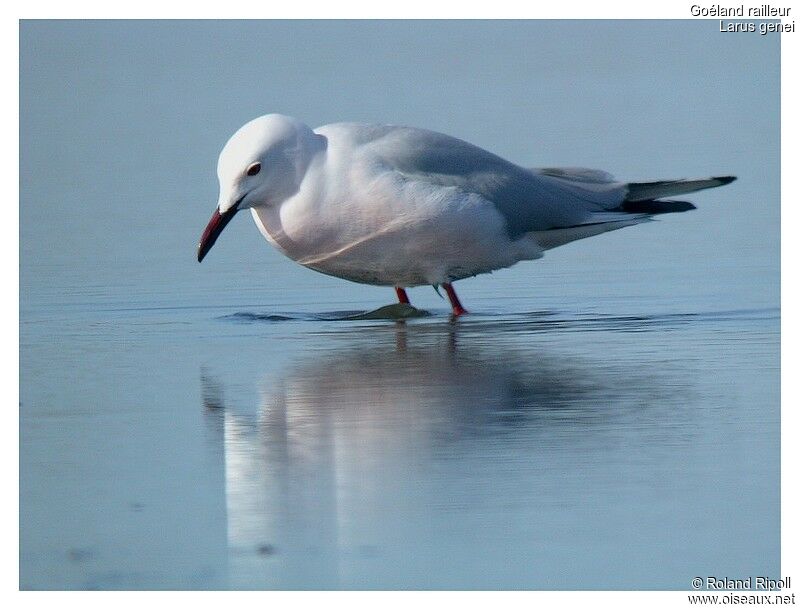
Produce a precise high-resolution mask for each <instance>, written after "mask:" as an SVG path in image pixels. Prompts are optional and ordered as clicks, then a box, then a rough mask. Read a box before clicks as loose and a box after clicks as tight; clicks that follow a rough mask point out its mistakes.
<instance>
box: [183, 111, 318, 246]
mask: <svg viewBox="0 0 800 610" xmlns="http://www.w3.org/2000/svg"><path fill="white" fill-rule="evenodd" d="M324 147H325V138H324V137H323V136H321V135H318V134H316V133H314V132H313V131H312V130H311V128H310V127H308V126H307V125H306V124H304V123H302V122H301V121H298V120H297V119H293V118H292V117H288V116H283V115H281V114H266V115H264V116H260V117H258V118H257V119H253V120H252V121H250V122H249V123H246V124H245V125H243V126H242V127H241V128H239V130H238V131H237V132H236V133H234V134H233V135H232V136H231V138H230V140H228V142H227V143H226V144H225V146H224V147H223V149H222V152H221V153H220V155H219V161H218V162H217V177H218V178H219V202H218V203H217V209H216V210H215V211H214V214H213V215H212V216H211V220H210V221H209V222H208V226H207V227H206V229H205V231H204V232H203V235H202V237H201V238H200V244H199V245H198V249H197V260H198V261H202V260H203V258H204V257H205V255H206V254H207V253H208V251H209V250H210V249H211V247H212V246H213V245H214V242H216V241H217V238H218V237H219V235H220V233H222V230H223V229H224V228H225V227H226V226H227V224H228V223H229V222H230V221H231V219H232V218H233V217H234V215H235V214H236V213H237V212H238V211H239V210H244V209H246V208H256V207H270V206H277V205H280V204H281V203H282V202H284V201H286V200H287V199H288V198H290V197H291V196H292V195H294V194H295V193H296V192H297V191H298V189H299V188H300V183H301V182H302V180H303V176H304V175H305V172H306V170H307V169H308V165H309V163H310V162H311V159H312V158H313V156H314V155H315V154H316V153H317V152H319V151H320V150H322V149H324Z"/></svg>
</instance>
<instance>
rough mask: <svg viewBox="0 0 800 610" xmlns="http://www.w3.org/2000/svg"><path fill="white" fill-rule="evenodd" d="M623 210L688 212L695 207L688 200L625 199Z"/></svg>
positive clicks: (635, 212)
mask: <svg viewBox="0 0 800 610" xmlns="http://www.w3.org/2000/svg"><path fill="white" fill-rule="evenodd" d="M621 209H622V211H623V212H628V213H629V214H672V213H675V212H688V211H689V210H696V209H697V207H696V206H695V205H694V204H693V203H689V202H688V201H659V200H652V199H651V200H649V201H626V202H625V203H623V204H622V206H621Z"/></svg>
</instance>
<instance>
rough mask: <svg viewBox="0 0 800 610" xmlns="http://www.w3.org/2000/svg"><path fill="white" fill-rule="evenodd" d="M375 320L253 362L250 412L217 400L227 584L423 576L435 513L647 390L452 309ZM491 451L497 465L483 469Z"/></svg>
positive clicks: (316, 584) (434, 558)
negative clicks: (425, 325)
mask: <svg viewBox="0 0 800 610" xmlns="http://www.w3.org/2000/svg"><path fill="white" fill-rule="evenodd" d="M383 328H384V331H383V332H382V333H360V334H356V333H353V334H352V335H350V336H347V337H344V338H343V337H333V340H332V344H333V346H334V347H333V348H332V349H331V350H330V351H327V350H326V351H324V352H322V353H317V352H313V353H311V354H307V355H306V356H305V357H304V358H301V359H300V360H299V361H298V362H296V363H295V364H293V365H291V366H289V367H288V368H287V370H285V371H283V372H281V373H280V374H277V375H276V374H275V373H274V372H272V373H268V374H266V375H265V376H264V377H263V378H262V379H260V380H257V384H258V386H259V392H260V403H259V405H258V406H257V409H256V410H255V412H254V414H251V415H248V414H247V409H242V408H241V405H230V404H223V405H222V407H223V408H224V413H225V415H224V422H225V423H224V439H223V441H224V454H225V463H226V466H225V468H226V496H227V508H228V536H229V545H230V548H231V553H232V556H231V575H232V579H233V582H232V585H233V586H234V587H248V586H258V587H265V588H271V587H275V588H339V587H356V588H358V587H360V586H362V587H367V586H374V585H375V584H376V583H377V584H378V585H379V586H384V587H391V586H392V584H393V583H394V581H393V580H392V578H395V577H396V578H397V579H398V581H397V582H398V583H399V582H405V583H408V582H412V581H414V582H416V581H415V579H419V578H421V579H423V580H424V571H425V567H424V566H425V565H427V564H428V563H432V564H434V565H438V562H439V561H445V560H446V557H441V556H440V553H441V552H443V551H442V549H440V548H438V547H432V546H426V545H425V542H424V541H425V540H434V539H436V537H437V528H439V527H441V526H442V523H440V521H439V520H440V519H442V518H444V519H445V520H446V519H447V518H448V517H446V516H445V517H443V515H447V513H448V511H452V510H458V507H459V506H467V505H469V504H470V502H471V500H470V498H471V497H473V496H474V497H479V498H480V497H483V495H484V494H485V493H486V492H487V491H491V490H486V489H485V487H486V481H487V480H489V481H490V483H489V485H496V486H497V490H498V491H499V490H502V489H503V488H505V487H508V486H510V487H511V488H513V487H514V486H515V485H518V482H517V481H516V480H515V476H514V470H513V468H512V466H511V464H513V463H514V461H515V460H520V459H522V460H525V462H524V463H525V464H531V463H535V462H537V460H542V462H543V463H546V462H547V460H552V455H553V452H554V451H555V452H558V451H560V450H561V449H560V448H562V447H563V446H564V440H563V437H564V435H567V436H571V437H573V436H574V439H575V442H576V443H578V444H579V443H580V442H581V440H580V439H581V438H582V436H583V434H582V432H581V429H586V428H591V427H592V426H595V425H597V424H602V423H603V422H605V421H606V420H608V418H610V417H620V416H621V415H620V414H621V413H624V412H625V411H626V410H627V411H630V410H638V409H640V408H642V407H641V404H642V402H643V401H642V400H640V399H641V398H642V397H643V396H645V395H650V396H652V395H654V394H656V393H657V388H654V387H653V380H652V378H650V379H649V380H648V379H645V378H643V379H641V380H638V381H637V380H636V379H635V378H632V375H631V374H630V372H629V373H628V374H627V375H626V376H625V379H626V382H625V383H624V384H619V383H613V382H612V383H610V382H609V379H611V380H613V379H617V378H619V379H622V376H621V375H615V374H613V371H611V372H610V374H609V371H608V370H607V369H606V370H603V369H602V368H601V367H598V366H597V365H596V363H587V362H582V361H580V360H576V359H574V358H569V357H563V356H558V355H553V354H548V353H547V352H543V353H539V352H536V351H535V350H530V349H529V350H525V351H520V350H519V349H515V348H514V347H509V346H506V345H503V343H502V341H496V340H495V338H494V337H488V338H484V340H478V338H477V337H472V336H470V337H467V339H469V340H463V341H462V340H461V337H460V336H459V332H460V330H459V326H458V325H457V324H456V325H451V326H450V328H449V330H448V331H447V332H445V333H441V332H428V331H426V330H424V329H422V327H418V326H414V325H412V326H410V327H407V326H405V325H404V324H401V323H400V324H397V325H396V327H395V328H394V330H392V331H391V332H390V333H388V334H387V333H386V330H385V327H383ZM439 330H441V329H439ZM375 335H378V336H377V337H376V336H375ZM487 339H488V340H487ZM342 342H344V345H342ZM202 381H203V385H204V388H203V390H204V391H203V395H204V396H205V397H206V398H205V401H206V405H207V407H208V405H209V403H211V404H215V405H216V404H217V402H215V399H218V401H221V400H222V398H221V397H222V395H223V394H222V389H221V385H220V383H219V382H218V381H215V380H214V379H213V376H211V375H210V374H209V372H208V371H205V372H204V373H203V375H202ZM209 397H212V398H211V399H209ZM251 413H253V411H252V410H251ZM559 435H560V436H559ZM559 438H560V439H561V440H558V439H559ZM554 439H555V440H554ZM520 456H522V457H520ZM490 467H491V468H497V469H498V470H499V471H501V472H504V471H506V470H508V469H510V470H508V471H509V472H510V473H511V474H510V476H507V477H506V478H505V479H504V480H501V479H500V478H493V475H492V476H490V475H491V473H490V472H489V471H488V470H487V469H488V468H490ZM526 467H528V468H529V467H530V466H526ZM470 469H474V472H475V473H477V474H475V475H474V476H473V473H472V471H471V470H470ZM476 477H477V478H476ZM487 477H488V478H487ZM482 481H483V482H482ZM471 486H473V487H474V488H473V487H471ZM537 493H538V491H537V490H534V489H529V490H526V489H513V491H512V494H511V495H512V496H513V495H514V494H516V495H518V496H520V497H525V495H526V494H532V495H534V496H535V494H537ZM437 514H438V515H439V517H436V515H437ZM445 547H446V545H445ZM258 548H270V549H271V550H272V552H271V553H270V554H268V555H267V556H265V555H264V554H259V553H258V552H257V549H258ZM489 559H490V558H489ZM381 566H382V567H381ZM381 570H384V571H383V572H381ZM419 570H422V572H419ZM370 574H372V575H373V576H374V579H373V580H370V576H369V575H370ZM237 579H238V580H237ZM364 579H366V580H364ZM403 579H405V580H403ZM370 583H371V584H370ZM418 584H419V583H418Z"/></svg>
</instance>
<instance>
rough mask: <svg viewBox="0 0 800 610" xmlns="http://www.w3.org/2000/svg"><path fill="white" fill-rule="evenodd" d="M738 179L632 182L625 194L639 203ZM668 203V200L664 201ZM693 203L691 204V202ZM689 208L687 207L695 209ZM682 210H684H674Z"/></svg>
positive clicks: (700, 189)
mask: <svg viewBox="0 0 800 610" xmlns="http://www.w3.org/2000/svg"><path fill="white" fill-rule="evenodd" d="M734 180H736V176H716V177H713V178H699V179H694V180H659V181H657V182H630V183H629V184H628V185H627V186H628V193H627V195H626V196H625V202H624V203H623V206H624V205H625V204H627V203H639V202H645V201H652V200H654V199H660V198H661V197H675V196H676V195H685V194H686V193H694V192H695V191H702V190H703V189H711V188H715V187H717V186H724V185H725V184H730V183H731V182H733V181H734ZM664 203H666V202H664ZM689 205H691V204H689ZM693 208H694V206H692V208H687V209H693ZM666 211H673V210H666ZM674 211H676V212H682V211H684V210H674ZM650 213H651V214H660V213H662V212H650Z"/></svg>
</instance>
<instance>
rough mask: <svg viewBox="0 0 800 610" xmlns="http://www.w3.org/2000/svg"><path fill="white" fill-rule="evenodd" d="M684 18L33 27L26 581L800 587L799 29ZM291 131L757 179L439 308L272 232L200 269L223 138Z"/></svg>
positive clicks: (232, 237)
mask: <svg viewBox="0 0 800 610" xmlns="http://www.w3.org/2000/svg"><path fill="white" fill-rule="evenodd" d="M678 23H679V22H665V23H663V24H648V23H643V22H630V23H626V24H614V23H613V22H597V23H593V24H584V23H581V22H571V23H569V24H565V23H550V24H540V23H530V22H529V23H520V24H514V23H502V22H500V23H495V24H491V25H488V24H481V23H480V22H478V23H467V22H462V23H451V24H447V25H444V24H438V25H435V24H425V23H420V24H417V25H416V26H413V27H412V26H410V25H407V24H399V23H394V24H375V23H371V22H365V23H361V24H357V25H352V24H348V23H345V22H343V23H330V24H326V25H325V26H321V25H314V24H297V23H292V22H287V23H284V24H268V23H249V24H239V23H236V22H226V23H193V24H187V23H181V22H175V23H173V24H147V23H138V24H130V23H129V24H123V23H106V22H93V23H92V24H79V23H69V22H62V23H51V22H38V23H27V24H23V28H22V33H21V49H22V62H21V64H22V65H21V68H22V76H23V77H22V82H21V102H22V103H21V107H22V109H23V110H22V121H21V129H22V139H21V142H22V163H21V185H22V188H21V232H20V237H21V275H20V283H21V302H20V307H21V316H20V317H21V321H20V371H21V372H20V401H21V404H20V586H21V587H22V588H24V589H53V588H68V589H150V588H156V589H171V588H200V589H209V588H237V589H249V588H299V589H319V588H351V589H352V588H358V589H362V588H363V589H383V588H401V589H406V588H423V589H426V588H431V589H432V588H467V589H477V588H490V589H491V588H534V589H563V588H566V589H630V588H632V589H661V588H665V589H685V588H688V586H689V581H690V579H691V577H693V576H696V575H717V576H720V577H722V576H727V577H730V578H743V577H747V576H750V575H753V576H758V575H766V576H770V577H773V578H776V577H778V576H779V575H780V540H779V534H780V532H779V523H780V510H779V498H780V489H779V454H780V452H779V449H780V447H779V438H780V435H779V432H780V409H779V338H780V336H779V330H780V311H779V309H778V307H779V281H778V272H779V261H778V220H779V199H778V166H779V159H778V129H777V110H778V106H777V97H774V96H777V83H778V81H777V70H776V69H775V70H773V64H774V65H775V66H777V63H776V62H777V39H775V40H774V41H773V40H771V39H768V38H762V37H758V36H756V37H753V38H750V37H747V36H743V37H738V38H735V39H732V38H731V37H729V36H720V35H719V34H718V33H716V34H715V32H714V27H716V26H715V24H714V22H708V24H707V26H706V25H704V24H703V23H701V22H692V23H691V24H684V25H681V26H680V27H679V26H678V25H677V24H678ZM234 33H235V34H236V35H233V34H234ZM434 34H435V35H434ZM409 37H411V38H412V39H413V40H415V41H417V43H418V44H417V45H406V44H404V45H400V41H403V40H407V39H408V38H409ZM531 40H536V41H537V44H538V45H540V48H546V49H548V52H549V55H548V56H547V57H540V55H539V54H537V53H536V52H535V51H536V49H535V48H534V47H532V46H531ZM175 41H179V42H180V43H179V44H178V43H177V42H175ZM320 41H323V42H320ZM325 41H327V42H325ZM344 41H349V42H347V43H345V42H344ZM498 41H502V43H499V42H498ZM320 45H322V51H324V53H321V55H322V57H323V59H320V58H319V56H320ZM364 47H368V48H370V51H371V52H370V53H366V54H365V53H364V52H363V48H364ZM97 49H101V50H103V51H104V54H99V55H98V54H97ZM254 49H255V52H254ZM400 49H402V53H400V54H399V55H398V53H399V52H400V51H399V50H400ZM165 55H169V56H170V58H171V62H170V63H168V64H165V62H164V61H163V57H164V56H165ZM684 55H689V56H691V57H692V61H691V62H687V61H685V57H684ZM431 57H436V58H437V61H431ZM465 57H466V58H469V59H470V62H468V65H469V66H470V68H469V69H468V70H467V69H464V68H463V65H465V64H463V63H462V61H463V59H464V58H465ZM508 57H517V58H520V61H521V62H522V63H523V65H525V66H526V70H525V71H524V73H517V72H511V71H510V68H509V67H508V65H507V64H506V63H505V62H506V60H507V58H508ZM643 57H647V58H649V59H647V60H645V59H642V58H643ZM587 62H588V64H589V65H588V66H587V65H585V64H586V63H587ZM253 64H255V66H254V65H253ZM298 65H300V66H302V71H301V72H300V73H298V72H297V70H296V68H297V66H298ZM343 65H344V66H349V67H350V68H351V73H350V74H349V78H350V81H349V82H348V86H347V87H344V88H341V87H337V86H335V84H336V83H335V80H336V79H333V78H332V77H331V76H330V74H329V72H330V71H331V70H332V69H333V68H332V66H343ZM231 66H236V67H237V70H241V71H242V72H243V73H244V74H245V75H247V74H250V71H251V70H255V71H259V70H260V71H262V72H263V73H265V74H268V76H269V82H270V87H269V88H267V87H262V88H260V89H259V90H257V91H254V90H253V87H252V81H250V83H249V84H247V86H246V83H244V81H242V82H240V81H239V80H238V79H237V78H236V77H234V76H231ZM567 67H568V68H569V69H563V70H562V68H567ZM654 67H657V72H658V74H657V75H656V76H657V80H658V88H657V92H658V95H655V94H654V93H653V89H650V88H648V87H646V86H644V85H645V84H647V83H649V82H650V80H649V79H652V78H653V76H652V75H649V72H648V71H650V70H652V69H654ZM742 73H745V74H748V75H749V76H748V79H744V80H743V79H741V78H737V77H738V76H739V75H740V74H742ZM237 74H238V73H237ZM410 75H413V77H414V79H415V80H414V82H416V83H418V85H419V88H418V89H417V88H415V89H413V90H407V89H404V88H403V82H406V81H407V79H408V78H409V76H410ZM709 75H713V77H709ZM378 76H379V78H378ZM612 76H613V79H614V85H613V91H614V93H615V94H614V95H609V93H610V92H611V89H610V88H609V87H610V84H609V81H608V79H609V78H611V77H612ZM242 78H243V79H244V77H242ZM476 78H480V79H482V80H481V82H482V83H484V84H485V85H486V87H485V88H481V90H480V91H479V92H474V94H473V95H467V94H466V93H468V92H470V91H472V90H473V89H474V83H475V79H476ZM576 78H577V79H580V83H581V86H582V89H581V95H580V96H575V95H573V92H574V83H575V80H576ZM376 79H377V80H376ZM709 79H710V82H709ZM543 82H544V83H545V84H546V87H542V86H540V85H541V84H542V83H543ZM443 83H444V84H443ZM317 86H319V87H320V88H321V89H320V90H321V91H324V92H325V95H309V94H308V93H309V91H310V90H311V89H313V88H314V87H317ZM315 90H316V89H315ZM387 91H388V92H389V93H387ZM448 92H449V93H450V94H451V95H446V93H448ZM498 92H499V93H500V94H501V97H502V98H503V99H505V100H526V102H525V104H522V102H520V103H519V107H517V105H515V104H513V103H511V102H509V103H508V104H507V105H506V106H505V107H503V108H502V109H499V110H496V111H495V112H494V113H487V109H488V108H495V106H496V103H497V94H498ZM453 97H455V98H457V99H459V100H461V103H460V104H459V107H458V108H455V109H454V108H453V107H452V104H451V103H450V102H451V99H452V98H453ZM353 100H363V101H362V102H359V103H357V102H355V101H353ZM600 100H602V104H600V103H599V101H600ZM54 102H58V103H57V104H56V103H54ZM54 107H57V108H58V111H55V110H53V108H54ZM276 109H278V110H280V109H283V110H284V111H291V112H293V113H295V114H297V115H298V116H302V117H303V118H306V119H307V120H308V121H309V122H311V123H315V124H317V123H323V122H325V121H328V120H334V119H363V120H383V121H392V122H398V123H409V124H416V125H421V126H426V127H432V128H435V129H440V130H442V131H447V132H450V133H454V134H456V135H460V136H462V137H465V138H467V139H472V140H473V141H476V142H477V143H479V144H481V145H483V146H485V147H487V148H490V149H492V150H496V151H498V152H501V153H502V154H504V155H506V156H508V157H510V158H512V159H513V160H515V161H518V162H520V163H523V162H528V163H529V164H530V165H558V164H561V165H576V164H580V165H587V166H595V167H601V168H604V169H608V170H611V171H615V172H617V173H619V174H622V175H624V176H626V177H657V178H660V177H680V176H688V175H704V174H708V173H732V174H737V175H739V177H740V179H739V181H738V182H736V183H734V184H733V185H731V186H729V187H726V188H724V189H719V190H714V191H706V192H703V193H700V194H698V195H696V196H693V197H692V198H691V200H692V201H694V202H695V203H696V204H697V205H698V210H697V211H694V212H691V213H687V214H676V215H671V216H669V217H666V218H664V219H663V221H659V222H653V223H649V224H647V225H643V226H639V227H633V228H630V229H625V230H623V231H618V232H615V233H611V234H607V235H603V236H599V237H596V238H592V239H590V240H585V241H583V242H579V243H576V244H572V245H569V246H566V247H564V248H561V249H558V250H555V251H552V252H550V253H548V255H547V256H546V257H545V258H544V259H543V260H541V261H536V262H531V263H524V264H521V265H518V266H516V267H514V268H512V269H508V270H504V271H500V272H497V273H495V274H492V275H490V276H483V277H479V278H475V279H472V280H467V281H463V282H459V283H458V284H457V286H456V287H457V289H458V290H459V294H460V295H461V297H462V300H463V301H464V304H465V306H466V307H467V308H468V309H469V310H470V311H471V312H472V313H471V314H470V315H468V316H465V317H463V318H461V319H458V320H452V319H451V318H450V316H449V313H448V308H447V306H446V302H445V301H443V300H440V299H439V298H438V297H437V296H436V294H435V293H434V291H433V290H432V289H430V288H417V289H413V290H410V291H409V294H410V297H411V300H412V303H414V305H415V306H417V307H418V308H419V309H420V310H422V311H425V312H427V313H428V314H429V315H426V316H420V317H409V314H413V313H415V312H414V310H409V309H406V308H398V306H396V305H392V306H390V307H388V309H381V308H382V307H383V306H387V305H389V304H390V303H391V302H392V300H393V297H394V295H393V291H391V290H387V289H384V288H374V287H369V286H360V285H355V284H349V283H347V282H343V281H340V280H336V279H334V278H329V277H326V276H322V275H319V274H316V273H314V272H311V271H308V270H305V269H303V268H301V267H298V266H296V265H294V264H293V263H291V262H290V261H288V260H286V259H284V258H282V257H281V256H280V255H278V254H277V253H275V252H274V251H272V250H271V249H269V247H268V246H266V245H265V244H264V243H263V241H262V239H261V237H260V235H259V234H258V231H257V230H256V228H255V227H254V226H252V223H251V222H250V221H249V219H247V218H243V219H237V220H235V221H234V222H233V223H232V224H231V225H230V227H229V228H228V229H227V230H226V232H225V234H224V235H223V236H222V237H221V238H220V240H219V242H218V243H217V245H216V246H215V248H214V250H213V251H212V252H211V254H210V255H209V257H208V259H207V260H206V261H205V262H204V263H203V264H202V265H197V263H196V262H195V261H194V248H195V246H196V241H197V238H198V236H199V234H200V231H201V230H202V228H203V226H204V225H205V221H206V220H207V217H208V216H209V215H210V213H211V210H212V208H213V205H214V202H215V201H216V193H215V188H216V187H215V181H214V173H213V172H214V162H215V160H216V155H217V152H218V150H219V147H220V146H221V145H222V143H223V142H224V140H225V139H226V138H227V137H228V135H229V133H230V131H232V130H233V129H234V128H236V127H237V126H238V125H239V124H240V123H242V122H244V121H245V120H247V119H249V118H251V117H252V116H254V115H255V114H259V113H261V112H264V111H267V110H276ZM534 110H535V112H534ZM755 110H757V112H756V111H755ZM478 119H480V120H478ZM732 121H733V122H735V123H736V125H737V129H736V130H734V131H731V130H730V125H731V124H732V123H731V122H732ZM622 136H624V137H622ZM532 140H534V141H535V145H532V144H531V141H532ZM652 142H657V143H658V146H652V144H651V143H652ZM187 151H190V152H187ZM642 151H647V152H646V154H643V153H642ZM54 155H55V156H54ZM56 158H57V160H58V162H57V163H56V162H54V161H53V160H54V159H56ZM45 170H46V171H45ZM365 314H366V315H365ZM398 317H401V318H407V319H403V320H398V319H396V318H398Z"/></svg>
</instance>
